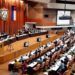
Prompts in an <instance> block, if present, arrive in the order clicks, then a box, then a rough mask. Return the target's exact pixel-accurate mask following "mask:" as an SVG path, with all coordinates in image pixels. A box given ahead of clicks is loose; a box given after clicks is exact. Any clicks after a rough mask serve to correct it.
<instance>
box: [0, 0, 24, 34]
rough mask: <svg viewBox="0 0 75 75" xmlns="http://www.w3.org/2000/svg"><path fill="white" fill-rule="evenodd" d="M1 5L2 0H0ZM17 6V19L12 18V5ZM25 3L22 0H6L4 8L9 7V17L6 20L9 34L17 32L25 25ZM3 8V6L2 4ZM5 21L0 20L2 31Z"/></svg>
mask: <svg viewBox="0 0 75 75" xmlns="http://www.w3.org/2000/svg"><path fill="white" fill-rule="evenodd" d="M0 5H1V0H0ZM12 6H15V7H16V21H12V20H11V13H12V10H11V7H12ZM23 6H24V4H23V3H21V0H5V4H4V6H3V7H4V8H6V9H8V18H7V20H6V22H5V29H4V30H5V32H6V33H8V34H14V33H15V34H16V33H17V31H18V30H19V29H21V28H22V27H23V25H24V7H23ZM1 8H2V6H1ZM2 22H3V21H2V20H0V32H1V31H2V26H3V23H2Z"/></svg>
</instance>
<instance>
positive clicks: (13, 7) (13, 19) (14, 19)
mask: <svg viewBox="0 0 75 75" xmlns="http://www.w3.org/2000/svg"><path fill="white" fill-rule="evenodd" d="M11 20H12V21H16V7H15V6H12V7H11Z"/></svg>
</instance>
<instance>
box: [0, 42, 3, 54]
mask: <svg viewBox="0 0 75 75" xmlns="http://www.w3.org/2000/svg"><path fill="white" fill-rule="evenodd" d="M3 53H4V43H0V55H1V54H3Z"/></svg>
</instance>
